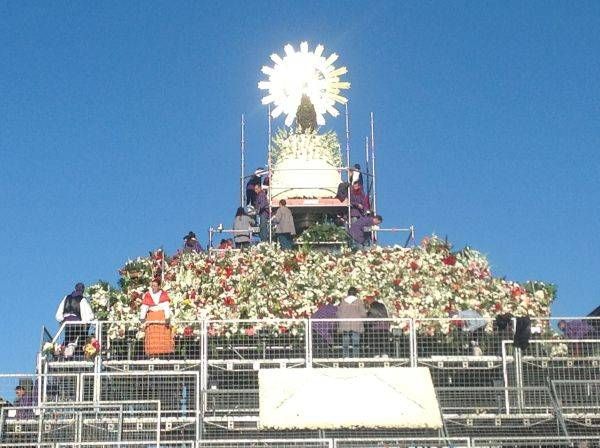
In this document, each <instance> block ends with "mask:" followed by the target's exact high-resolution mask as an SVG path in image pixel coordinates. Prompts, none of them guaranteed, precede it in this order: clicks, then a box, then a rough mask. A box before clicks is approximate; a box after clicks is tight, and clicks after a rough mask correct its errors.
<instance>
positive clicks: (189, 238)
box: [181, 230, 202, 253]
mask: <svg viewBox="0 0 600 448" xmlns="http://www.w3.org/2000/svg"><path fill="white" fill-rule="evenodd" d="M181 251H182V252H183V253H189V252H202V246H201V245H200V243H199V242H198V239H197V238H196V234H195V233H194V232H192V231H191V230H190V232H189V233H188V234H187V235H186V236H184V237H183V248H182V249H181Z"/></svg>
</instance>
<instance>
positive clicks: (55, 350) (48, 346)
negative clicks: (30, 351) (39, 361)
mask: <svg viewBox="0 0 600 448" xmlns="http://www.w3.org/2000/svg"><path fill="white" fill-rule="evenodd" d="M64 351H65V346H64V345H62V344H58V343H54V342H45V343H44V345H43V346H42V355H44V356H46V357H50V358H51V357H56V358H58V357H61V356H63V354H64Z"/></svg>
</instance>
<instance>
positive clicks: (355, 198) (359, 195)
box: [350, 188, 371, 216]
mask: <svg viewBox="0 0 600 448" xmlns="http://www.w3.org/2000/svg"><path fill="white" fill-rule="evenodd" d="M350 205H351V207H352V208H351V209H350V216H362V215H364V214H365V212H366V211H367V210H369V209H370V208H371V203H370V202H369V196H367V195H366V194H365V192H364V191H363V190H362V188H361V189H360V190H358V191H356V190H354V189H351V190H350Z"/></svg>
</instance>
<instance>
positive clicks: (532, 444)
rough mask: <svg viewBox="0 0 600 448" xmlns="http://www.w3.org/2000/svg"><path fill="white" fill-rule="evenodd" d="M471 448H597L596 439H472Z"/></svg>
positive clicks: (598, 444) (511, 437)
mask: <svg viewBox="0 0 600 448" xmlns="http://www.w3.org/2000/svg"><path fill="white" fill-rule="evenodd" d="M471 443H472V445H471V446H472V447H473V448H526V447H528V448H536V447H537V448H549V447H552V448H560V447H571V448H598V447H600V441H599V440H598V437H597V436H596V437H552V436H539V437H519V436H507V437H489V438H488V437H473V438H472V439H471Z"/></svg>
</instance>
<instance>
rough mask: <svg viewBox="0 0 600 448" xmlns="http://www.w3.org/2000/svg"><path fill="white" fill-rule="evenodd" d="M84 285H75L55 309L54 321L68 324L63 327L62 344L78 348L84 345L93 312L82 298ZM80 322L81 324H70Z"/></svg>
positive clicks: (92, 318)
mask: <svg viewBox="0 0 600 448" xmlns="http://www.w3.org/2000/svg"><path fill="white" fill-rule="evenodd" d="M84 291H85V285H84V284H83V283H77V284H76V285H75V290H74V291H73V292H72V293H71V294H68V295H66V296H65V297H63V299H62V300H61V302H60V304H59V305H58V308H57V309H56V315H55V317H56V320H57V321H58V322H60V323H61V324H63V323H65V322H69V323H68V324H67V325H66V326H65V338H64V344H65V346H68V345H69V344H75V345H77V347H78V353H79V348H81V347H83V346H84V345H85V343H86V341H85V339H86V338H87V333H88V330H89V325H87V324H88V323H89V322H91V321H92V320H94V312H93V311H92V307H91V306H90V304H89V302H88V301H87V299H86V298H85V297H84V296H83V293H84ZM70 322H82V323H70Z"/></svg>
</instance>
